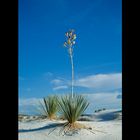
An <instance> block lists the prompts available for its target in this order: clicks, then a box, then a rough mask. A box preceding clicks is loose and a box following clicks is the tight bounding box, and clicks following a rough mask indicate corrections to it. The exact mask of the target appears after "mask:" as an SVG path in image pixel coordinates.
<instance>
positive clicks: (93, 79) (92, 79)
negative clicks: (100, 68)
mask: <svg viewBox="0 0 140 140" xmlns="http://www.w3.org/2000/svg"><path fill="white" fill-rule="evenodd" d="M75 86H79V87H86V88H94V89H104V90H116V89H119V88H121V87H122V74H121V73H114V74H97V75H90V76H86V77H83V78H80V79H77V80H76V81H75Z"/></svg>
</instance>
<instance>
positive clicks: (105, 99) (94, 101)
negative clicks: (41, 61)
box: [19, 92, 122, 114]
mask: <svg viewBox="0 0 140 140" xmlns="http://www.w3.org/2000/svg"><path fill="white" fill-rule="evenodd" d="M61 95H64V94H58V96H61ZM83 95H84V96H85V97H86V98H87V99H88V101H89V102H90V105H89V107H88V108H87V110H86V113H93V112H94V111H95V110H96V109H99V108H106V109H119V108H120V109H121V107H122V99H118V98H116V97H117V96H118V95H121V92H108V93H104V92H102V93H93V94H83ZM39 102H42V98H28V99H19V112H20V113H25V114H36V113H38V112H37V108H38V107H39Z"/></svg>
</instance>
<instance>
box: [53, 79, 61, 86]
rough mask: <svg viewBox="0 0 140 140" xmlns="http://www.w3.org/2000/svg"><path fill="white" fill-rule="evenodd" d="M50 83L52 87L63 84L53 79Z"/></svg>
mask: <svg viewBox="0 0 140 140" xmlns="http://www.w3.org/2000/svg"><path fill="white" fill-rule="evenodd" d="M51 83H52V84H53V85H61V84H63V81H62V80H60V79H54V80H52V81H51Z"/></svg>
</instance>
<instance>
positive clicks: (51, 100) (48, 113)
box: [40, 96, 58, 120]
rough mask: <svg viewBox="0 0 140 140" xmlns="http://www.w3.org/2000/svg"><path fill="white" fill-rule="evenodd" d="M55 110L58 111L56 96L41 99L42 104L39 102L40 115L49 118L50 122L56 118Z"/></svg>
mask: <svg viewBox="0 0 140 140" xmlns="http://www.w3.org/2000/svg"><path fill="white" fill-rule="evenodd" d="M57 110H58V98H57V96H48V97H46V98H43V102H40V112H41V115H42V116H45V117H47V118H49V119H50V120H52V119H55V118H56V112H57Z"/></svg>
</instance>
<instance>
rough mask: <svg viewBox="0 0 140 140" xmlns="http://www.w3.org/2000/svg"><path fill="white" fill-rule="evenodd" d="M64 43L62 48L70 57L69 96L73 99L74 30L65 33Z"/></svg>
mask: <svg viewBox="0 0 140 140" xmlns="http://www.w3.org/2000/svg"><path fill="white" fill-rule="evenodd" d="M65 36H66V41H65V42H64V47H66V48H67V49H68V53H69V55H70V62H71V71H72V73H71V94H72V98H73V88H74V63H73V48H74V44H75V39H76V34H75V33H74V30H73V29H72V30H69V31H68V32H66V33H65Z"/></svg>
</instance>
